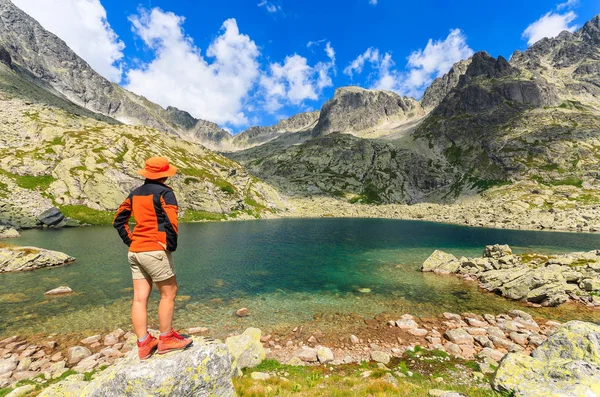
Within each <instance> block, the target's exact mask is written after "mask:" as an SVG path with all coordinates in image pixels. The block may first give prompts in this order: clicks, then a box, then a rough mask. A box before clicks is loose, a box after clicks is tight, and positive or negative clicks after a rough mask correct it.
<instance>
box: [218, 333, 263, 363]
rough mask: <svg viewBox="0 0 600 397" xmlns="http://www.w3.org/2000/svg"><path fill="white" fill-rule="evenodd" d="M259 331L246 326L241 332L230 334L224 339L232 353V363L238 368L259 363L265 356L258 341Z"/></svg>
mask: <svg viewBox="0 0 600 397" xmlns="http://www.w3.org/2000/svg"><path fill="white" fill-rule="evenodd" d="M260 335H261V331H260V329H258V328H248V329H247V330H245V331H244V333H243V334H241V335H237V336H230V337H229V338H227V339H226V340H225V344H226V345H227V348H228V349H229V352H230V353H231V354H232V355H233V358H234V361H233V365H234V366H235V367H236V368H238V369H243V368H252V367H256V366H257V365H258V364H260V363H261V362H262V361H263V360H264V359H265V356H266V352H265V349H264V348H263V345H262V343H261V342H260Z"/></svg>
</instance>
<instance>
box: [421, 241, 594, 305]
mask: <svg viewBox="0 0 600 397" xmlns="http://www.w3.org/2000/svg"><path fill="white" fill-rule="evenodd" d="M421 270H422V271H424V272H434V273H437V274H457V275H460V276H462V277H464V278H466V279H469V280H475V281H478V282H479V285H480V287H481V288H483V289H485V290H487V291H490V292H494V293H497V294H500V295H502V296H504V297H506V298H508V299H513V300H519V301H524V302H527V303H530V304H534V305H541V306H558V305H560V304H563V303H565V302H567V301H569V300H571V301H575V302H580V303H583V304H586V305H588V306H590V307H600V251H598V250H595V251H590V252H575V253H570V254H565V255H551V256H546V255H538V254H524V255H513V253H512V250H511V248H510V247H509V246H508V245H498V244H497V245H493V246H492V245H490V246H487V247H485V249H484V252H483V255H482V257H481V258H465V257H462V258H460V259H458V258H456V257H455V256H454V255H451V254H448V253H445V252H442V251H438V250H436V251H435V252H434V253H433V254H431V256H430V257H429V258H428V259H427V260H426V261H425V262H424V263H423V266H422V267H421Z"/></svg>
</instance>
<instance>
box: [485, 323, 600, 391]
mask: <svg viewBox="0 0 600 397" xmlns="http://www.w3.org/2000/svg"><path fill="white" fill-rule="evenodd" d="M493 386H494V388H495V389H496V390H498V391H508V392H513V393H514V395H515V396H516V397H547V396H565V397H569V396H572V397H578V396H598V395H600V325H595V324H591V323H585V322H582V321H571V322H568V323H566V324H565V325H564V326H562V327H561V328H559V329H558V330H557V331H556V332H555V333H554V334H552V335H551V336H550V337H549V338H548V340H547V341H546V342H544V343H542V344H541V346H540V347H538V348H537V349H536V350H535V351H534V352H533V354H532V357H529V356H526V355H524V354H521V353H511V354H508V355H506V356H505V357H504V359H503V360H502V362H501V363H500V367H499V368H498V371H497V372H496V375H495V377H494V381H493Z"/></svg>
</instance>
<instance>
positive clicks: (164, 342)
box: [158, 329, 193, 354]
mask: <svg viewBox="0 0 600 397" xmlns="http://www.w3.org/2000/svg"><path fill="white" fill-rule="evenodd" d="M192 342H193V340H192V339H191V338H185V337H183V336H181V335H179V334H178V333H177V332H175V330H174V329H173V330H171V332H169V333H168V334H166V335H164V336H163V335H161V336H160V337H159V340H158V354H165V353H168V352H171V351H173V350H183V349H185V348H186V347H188V346H189V345H191V344H192Z"/></svg>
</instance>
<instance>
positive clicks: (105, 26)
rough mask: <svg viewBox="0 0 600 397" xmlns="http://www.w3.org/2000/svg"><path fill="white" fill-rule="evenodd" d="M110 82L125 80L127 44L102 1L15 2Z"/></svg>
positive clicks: (41, 0)
mask: <svg viewBox="0 0 600 397" xmlns="http://www.w3.org/2000/svg"><path fill="white" fill-rule="evenodd" d="M12 1H13V3H14V4H15V5H16V6H17V7H19V8H21V9H22V10H23V11H25V12H26V13H27V14H29V15H30V16H32V17H33V18H35V19H36V20H37V21H38V22H39V23H40V24H41V25H42V26H43V27H44V28H45V29H47V30H49V31H51V32H52V33H54V34H55V35H57V36H58V37H60V38H61V39H63V40H64V41H65V42H66V43H67V45H68V46H69V47H70V48H71V49H72V50H73V51H75V53H76V54H77V55H79V56H80V57H82V58H83V59H84V60H85V61H86V62H87V63H89V64H90V66H91V67H92V68H93V69H94V70H96V71H97V72H98V73H100V74H101V75H102V76H104V77H106V78H107V79H109V80H112V81H115V82H119V81H121V75H122V69H121V65H120V61H121V59H122V58H123V49H124V48H125V45H124V44H123V42H122V41H121V40H119V38H118V36H117V35H116V33H115V32H114V31H113V30H112V28H111V27H110V25H109V23H108V21H107V20H106V10H105V9H104V7H103V6H102V4H101V3H100V0H53V1H48V0H12Z"/></svg>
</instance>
